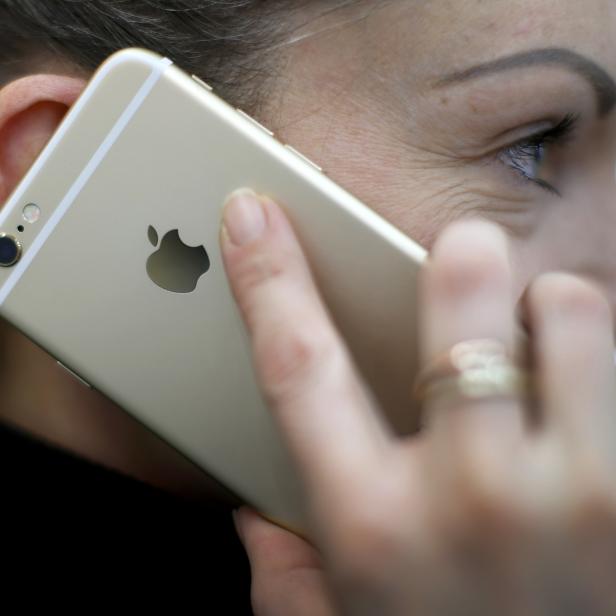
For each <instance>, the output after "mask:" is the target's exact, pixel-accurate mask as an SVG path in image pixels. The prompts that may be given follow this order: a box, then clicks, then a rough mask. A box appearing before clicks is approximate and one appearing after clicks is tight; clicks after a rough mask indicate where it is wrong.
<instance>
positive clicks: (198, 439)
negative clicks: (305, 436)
mask: <svg viewBox="0 0 616 616" xmlns="http://www.w3.org/2000/svg"><path fill="white" fill-rule="evenodd" d="M243 186H249V187H251V188H253V189H255V190H256V191H257V192H261V193H265V194H268V195H270V196H271V197H272V198H274V199H275V200H277V201H278V202H279V203H281V204H282V205H283V206H284V207H285V208H286V209H287V211H288V212H289V215H290V217H291V219H292V221H293V223H294V224H295V226H296V228H297V230H298V232H299V235H300V239H301V241H302V244H303V246H304V248H305V250H306V253H307V255H308V257H309V260H310V262H311V265H312V267H313V269H314V272H315V276H316V278H317V282H318V284H319V286H320V288H321V290H322V293H323V296H324V298H325V299H326V302H327V304H328V306H329V308H330V310H331V313H332V316H333V318H334V320H335V322H336V323H337V325H338V326H339V327H340V329H341V331H342V333H343V335H344V336H345V338H346V339H347V340H348V342H349V346H350V348H351V351H352V353H353V356H354V357H355V359H356V361H357V364H358V366H359V368H360V370H361V372H362V374H363V375H364V377H365V378H366V380H367V382H368V383H369V384H370V386H371V389H372V391H373V392H374V395H375V397H376V398H377V399H378V401H379V402H380V403H381V405H382V408H383V409H384V410H385V412H386V414H387V416H388V417H389V420H390V421H391V422H392V424H393V425H394V428H395V429H396V430H397V431H399V432H407V431H410V430H411V429H412V428H413V423H412V420H413V416H414V410H413V400H412V381H413V375H414V374H415V372H416V369H417V365H416V364H417V358H416V339H415V338H416V336H415V326H416V321H415V312H414V311H415V284H416V274H417V271H418V269H419V268H418V264H419V263H420V262H421V260H422V258H423V257H424V252H423V250H422V249H421V248H420V247H419V246H417V245H415V244H414V243H413V242H412V241H411V240H409V239H408V238H407V237H406V236H404V235H403V234H402V233H400V232H399V231H397V230H396V229H395V228H393V227H392V226H391V225H389V224H388V223H387V222H385V221H384V220H382V219H381V218H380V217H378V216H377V215H376V214H375V213H374V212H372V211H371V210H370V209H368V208H367V207H366V206H364V205H362V204H361V203H360V202H359V201H357V200H356V199H355V198H354V197H352V196H351V195H350V194H348V193H347V192H346V191H344V190H343V189H342V188H340V187H338V186H337V185H336V184H334V183H333V182H332V181H331V180H329V179H328V178H327V177H326V176H325V175H324V174H323V173H321V172H320V171H319V170H317V169H315V168H314V167H313V166H311V165H310V164H309V163H307V162H306V161H304V160H303V159H302V158H300V157H299V156H297V155H296V154H295V153H293V152H292V151H290V150H288V149H287V148H285V146H284V145H283V144H281V143H279V142H278V141H276V140H275V139H274V138H272V137H271V136H270V135H268V134H267V133H266V132H265V131H264V130H262V129H261V128H259V127H258V126H257V125H255V124H254V123H252V122H251V121H250V120H249V119H247V118H246V117H243V116H242V115H240V114H238V113H237V111H236V110H234V109H233V108H232V107H230V106H229V105H228V104H226V103H225V102H224V101H222V100H221V99H219V98H218V97H217V96H215V95H214V94H212V93H211V92H209V91H208V90H207V89H206V88H205V87H203V86H202V85H200V84H199V83H197V81H195V80H194V79H192V78H190V77H189V76H187V75H186V74H184V73H183V72H182V71H180V70H179V69H178V68H176V67H175V66H173V65H171V63H170V62H169V61H167V60H163V59H161V58H159V57H158V56H156V55H154V54H151V53H149V52H144V51H139V50H128V51H125V52H121V53H120V54H116V56H114V57H113V58H112V59H110V60H109V61H108V62H107V63H106V64H105V65H104V66H103V67H102V68H101V69H100V70H99V72H98V73H97V74H96V75H95V77H94V79H93V80H92V82H91V84H90V86H89V87H88V88H87V90H86V91H85V93H84V95H83V96H82V97H81V98H80V100H79V102H78V103H77V105H75V107H74V108H73V110H72V111H71V113H70V114H69V115H68V116H67V118H66V120H65V121H64V123H63V124H62V126H61V128H60V130H59V131H58V133H57V134H56V135H55V136H54V138H53V139H52V141H51V142H50V144H49V145H48V146H47V148H46V149H45V151H44V152H43V154H42V155H41V157H39V159H38V160H37V162H36V164H35V165H34V167H33V168H32V170H31V171H30V173H29V174H28V175H27V176H26V178H25V179H24V181H23V182H22V183H21V185H20V186H19V187H18V188H17V190H16V191H15V192H14V194H13V195H12V197H11V198H10V199H9V201H8V202H7V204H6V206H5V208H4V210H3V211H2V213H1V214H0V230H2V231H6V232H9V233H14V234H15V235H18V233H17V232H16V231H14V230H15V228H16V227H17V225H19V224H23V220H22V218H21V212H22V209H23V207H24V206H25V205H26V204H28V203H35V204H37V205H38V206H39V207H40V208H41V212H42V217H41V219H40V220H39V222H37V223H36V224H33V225H25V226H26V229H25V232H24V233H23V234H20V237H19V239H20V241H21V242H22V244H23V257H22V259H21V261H20V262H19V263H18V264H17V265H16V266H15V267H13V268H11V269H3V270H2V271H0V285H1V286H0V306H1V308H0V313H1V314H2V316H4V317H5V318H6V319H8V320H9V321H10V322H12V323H13V324H14V325H16V326H17V327H18V328H19V329H20V330H21V331H22V332H24V333H25V334H26V335H27V336H28V337H30V338H31V339H33V340H34V341H35V342H37V343H38V344H39V345H40V346H42V347H43V348H44V349H46V350H47V351H48V352H49V353H50V354H51V355H53V356H54V357H56V358H57V359H58V360H60V361H61V362H62V363H63V364H65V365H66V366H68V367H70V368H71V369H72V370H73V371H75V372H76V373H77V374H79V375H80V376H81V377H82V378H83V379H84V380H85V381H87V382H88V383H90V384H91V385H92V386H93V387H95V388H96V389H98V390H100V391H101V392H103V393H104V394H106V395H107V396H108V397H109V398H111V399H112V400H114V401H115V402H117V403H118V404H119V405H120V406H121V407H123V408H124V409H125V410H126V411H127V412H129V413H131V414H132V415H133V416H134V417H136V418H137V419H138V420H139V421H141V422H142V423H143V424H145V426H147V427H148V428H149V429H151V430H153V431H155V432H156V433H157V434H159V435H160V436H162V437H163V438H164V439H165V440H166V441H168V442H169V443H170V444H171V445H172V446H174V447H175V448H176V449H177V450H179V451H180V452H181V453H182V454H184V455H185V456H187V457H188V458H190V459H191V460H192V461H193V462H195V463H196V464H197V465H198V466H199V467H200V468H202V469H203V470H204V471H206V472H207V473H208V474H211V475H212V476H214V477H215V478H216V479H218V480H219V481H220V482H221V483H223V484H224V485H226V486H227V487H228V488H230V489H231V490H232V491H233V492H235V493H236V494H237V495H238V496H239V497H240V498H242V499H243V500H245V501H246V502H248V503H250V504H252V505H253V506H255V507H257V508H258V509H260V510H261V511H263V512H264V513H265V514H266V515H268V516H269V517H271V518H273V519H275V520H279V521H280V522H282V523H284V524H286V525H288V526H290V527H292V528H298V529H303V528H305V522H304V509H303V505H302V502H301V499H300V496H299V494H300V492H299V490H298V481H297V478H296V476H295V473H294V471H293V469H292V465H291V461H290V460H289V457H288V455H287V453H286V450H285V448H284V446H283V444H282V440H281V438H280V436H279V434H278V433H277V429H276V426H275V424H274V422H273V420H272V418H271V416H270V413H269V412H268V410H267V408H266V406H265V404H264V402H263V400H262V397H261V395H260V392H259V389H258V386H257V384H256V381H255V378H254V375H253V369H252V363H251V356H250V349H249V345H248V342H247V338H246V334H245V332H244V329H243V326H242V324H241V321H240V318H239V315H238V312H237V309H236V307H235V305H234V302H233V300H232V296H231V293H230V291H229V288H228V284H227V281H226V278H225V275H224V271H223V265H222V261H221V256H220V253H219V248H218V234H219V228H220V218H221V211H222V206H223V203H224V200H225V197H226V196H227V195H228V194H229V193H231V192H232V191H233V190H235V189H236V188H238V187H243ZM150 226H151V227H154V229H156V230H157V231H158V235H159V238H160V239H162V238H163V237H164V236H165V234H166V233H167V232H169V231H172V230H178V232H179V235H180V237H181V239H182V241H183V242H184V243H185V244H187V245H188V246H204V247H205V248H206V250H207V252H208V255H209V258H210V263H211V266H210V269H209V271H208V272H207V274H205V275H204V276H203V277H202V278H201V279H200V280H199V283H198V285H197V287H196V289H195V290H194V292H192V293H173V292H169V291H164V290H163V289H161V288H160V287H158V286H157V285H155V284H154V283H153V282H152V281H151V280H150V278H149V277H148V275H147V273H146V262H147V260H148V258H149V257H150V256H151V255H152V254H153V253H154V252H155V251H156V248H155V247H154V246H153V245H152V237H151V235H149V233H148V230H149V228H150ZM331 412H332V413H335V412H336V409H335V408H333V409H332V410H331Z"/></svg>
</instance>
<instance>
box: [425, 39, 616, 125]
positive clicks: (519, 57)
mask: <svg viewBox="0 0 616 616" xmlns="http://www.w3.org/2000/svg"><path fill="white" fill-rule="evenodd" d="M532 66H560V67H564V68H566V69H569V70H570V71H572V72H574V73H576V74H578V75H580V76H581V77H583V78H584V79H586V81H588V83H590V85H591V86H592V88H593V89H594V91H595V93H596V95H597V102H598V107H599V114H600V115H601V116H604V115H607V114H608V113H609V112H610V111H612V109H613V108H614V106H615V105H616V82H615V81H614V80H613V79H612V77H611V76H610V74H609V73H608V72H607V71H606V70H605V69H603V68H602V67H601V66H599V65H598V64H597V63H596V62H593V61H592V60H590V59H589V58H586V57H584V56H582V55H580V54H578V53H576V52H575V51H571V50H570V49H563V48H560V47H550V48H546V49H534V50H531V51H524V52H521V53H517V54H514V55H512V56H506V57H504V58H500V59H498V60H494V61H493V62H486V63H485V64H479V65H477V66H473V67H471V68H467V69H465V70H463V71H460V72H456V73H452V74H450V75H447V76H445V77H443V78H442V79H440V80H439V81H438V82H437V84H436V85H437V87H442V86H447V85H450V84H457V83H463V82H466V81H470V80H472V79H479V78H481V77H486V76H488V75H493V74H496V73H502V72H504V71H511V70H515V69H518V68H526V67H532Z"/></svg>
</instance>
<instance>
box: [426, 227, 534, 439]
mask: <svg viewBox="0 0 616 616" xmlns="http://www.w3.org/2000/svg"><path fill="white" fill-rule="evenodd" d="M421 319H422V327H421V332H422V341H421V354H422V361H423V364H424V365H427V364H428V365H429V364H430V362H432V361H434V360H435V358H437V357H439V356H442V355H443V353H446V352H448V351H449V350H451V348H452V347H453V346H455V345H456V344H458V343H460V342H464V341H468V340H473V339H484V338H485V339H496V340H498V341H500V342H502V343H503V344H504V345H505V347H506V348H507V349H508V352H509V353H510V354H511V355H513V354H514V350H515V349H514V332H515V317H514V300H513V291H512V274H511V267H510V263H509V255H508V248H507V242H506V238H505V236H504V234H503V233H502V232H501V231H500V230H499V229H498V228H497V227H495V226H494V225H491V224H488V223H486V222H482V221H470V222H464V223H457V224H455V225H453V226H452V227H450V228H449V229H448V230H446V231H445V233H444V234H443V236H442V237H441V238H440V240H439V241H438V242H437V244H436V245H435V247H434V250H433V253H432V255H431V260H430V263H429V265H428V267H427V269H426V271H425V273H424V277H423V280H422V293H421ZM438 406H439V407H440V406H443V405H441V404H439V405H438ZM446 407H447V408H431V407H430V405H428V406H427V408H426V414H427V416H428V417H430V416H431V415H433V414H434V415H438V417H439V418H442V421H443V422H445V424H446V425H447V427H448V429H454V430H456V429H457V428H460V429H463V430H465V431H466V429H467V427H468V426H469V422H471V423H472V422H475V421H479V427H483V428H485V429H488V428H489V427H490V425H494V424H496V425H498V426H500V425H501V424H502V423H503V422H506V423H507V425H508V428H509V429H510V430H514V431H516V432H519V430H520V429H521V418H522V414H521V406H520V403H519V402H518V401H516V400H489V401H487V402H482V401H465V400H456V401H451V402H449V403H447V405H446ZM439 421H440V419H439ZM473 429H474V428H473Z"/></svg>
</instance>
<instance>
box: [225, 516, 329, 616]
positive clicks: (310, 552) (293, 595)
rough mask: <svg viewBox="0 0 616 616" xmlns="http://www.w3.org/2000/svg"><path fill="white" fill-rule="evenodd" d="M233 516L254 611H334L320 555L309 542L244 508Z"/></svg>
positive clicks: (324, 615)
mask: <svg viewBox="0 0 616 616" xmlns="http://www.w3.org/2000/svg"><path fill="white" fill-rule="evenodd" d="M234 519H235V526H236V528H237V532H238V535H239V536H240V539H241V541H242V543H243V544H244V547H245V549H246V553H247V554H248V559H249V560H250V568H251V571H252V601H253V607H254V610H255V613H256V614H259V615H260V616H278V615H280V616H283V615H285V616H286V615H287V614H296V615H297V616H304V615H305V616H330V615H333V614H334V610H333V607H332V603H331V600H330V597H329V591H328V588H327V585H326V582H325V575H324V572H323V569H322V567H321V559H320V557H319V555H318V553H317V551H316V550H315V549H314V548H313V547H312V546H311V545H310V544H308V543H306V542H305V541H304V540H303V539H300V538H299V537H297V536H296V535H293V534H292V533H290V532H287V531H286V530H283V529H281V528H279V527H277V526H274V525H273V524H270V523H269V522H267V521H266V520H264V519H263V518H262V517H260V516H259V515H257V514H256V513H254V512H252V511H251V510H249V509H246V508H244V509H240V510H239V511H238V512H237V513H236V514H235V515H234Z"/></svg>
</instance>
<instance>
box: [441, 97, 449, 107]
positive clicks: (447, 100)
mask: <svg viewBox="0 0 616 616" xmlns="http://www.w3.org/2000/svg"><path fill="white" fill-rule="evenodd" d="M441 105H449V98H448V97H447V96H443V98H441Z"/></svg>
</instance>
